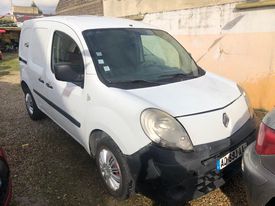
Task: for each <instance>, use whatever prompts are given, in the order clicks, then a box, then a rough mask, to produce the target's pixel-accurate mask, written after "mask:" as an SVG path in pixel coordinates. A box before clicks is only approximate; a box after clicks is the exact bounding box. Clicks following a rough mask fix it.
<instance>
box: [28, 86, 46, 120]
mask: <svg viewBox="0 0 275 206" xmlns="http://www.w3.org/2000/svg"><path fill="white" fill-rule="evenodd" d="M24 93H25V104H26V108H27V112H28V114H29V116H30V118H31V119H32V120H39V119H43V118H44V117H45V115H44V114H43V112H41V111H40V109H38V107H37V105H36V103H35V101H34V98H33V96H32V94H31V92H30V90H29V89H26V90H25V91H24Z"/></svg>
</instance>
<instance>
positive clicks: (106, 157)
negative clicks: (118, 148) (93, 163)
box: [99, 149, 122, 191]
mask: <svg viewBox="0 0 275 206" xmlns="http://www.w3.org/2000/svg"><path fill="white" fill-rule="evenodd" d="M99 167H100V172H101V175H102V177H103V179H104V181H105V182H106V184H107V185H108V187H109V188H110V189H111V190H113V191H116V190H118V189H119V187H120V183H121V179H122V177H121V170H120V167H119V164H118V161H117V159H116V157H115V156H114V154H113V153H112V152H111V151H109V150H107V149H102V150H101V151H100V153H99Z"/></svg>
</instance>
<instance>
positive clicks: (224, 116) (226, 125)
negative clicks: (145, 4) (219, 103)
mask: <svg viewBox="0 0 275 206" xmlns="http://www.w3.org/2000/svg"><path fill="white" fill-rule="evenodd" d="M222 122H223V125H224V126H225V127H228V124H229V117H228V115H227V114H226V113H223V115H222Z"/></svg>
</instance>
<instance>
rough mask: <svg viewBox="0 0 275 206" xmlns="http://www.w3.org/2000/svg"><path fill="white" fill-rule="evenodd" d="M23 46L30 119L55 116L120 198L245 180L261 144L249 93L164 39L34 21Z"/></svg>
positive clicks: (198, 191)
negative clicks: (245, 167)
mask: <svg viewBox="0 0 275 206" xmlns="http://www.w3.org/2000/svg"><path fill="white" fill-rule="evenodd" d="M19 47H20V48H19V60H20V71H21V85H22V89H23V91H24V94H25V101H26V106H27V111H28V113H29V116H30V117H31V118H32V119H33V120H38V119H40V118H41V117H43V114H45V115H47V116H48V117H50V118H51V119H52V120H53V121H55V122H56V123H57V124H58V125H59V126H60V127H62V128H63V129H64V130H65V131H66V132H68V133H69V134H70V135H71V136H72V137H73V138H74V139H75V140H76V141H78V142H79V143H80V144H81V145H82V146H83V147H84V148H85V149H86V150H87V152H88V153H89V154H90V155H91V156H93V157H95V159H96V162H97V166H98V170H99V171H100V174H101V176H102V179H103V181H104V183H105V185H106V187H107V189H108V191H109V192H110V193H111V194H112V195H113V196H115V197H118V198H122V199H125V198H127V197H128V196H129V195H130V194H132V193H134V192H140V193H143V194H145V195H147V196H149V197H152V198H155V199H157V200H162V201H166V202H170V203H171V202H179V201H181V202H184V201H188V200H190V199H193V198H196V197H198V196H200V195H203V194H205V193H207V192H209V191H211V190H213V189H215V188H216V187H219V186H221V185H222V184H223V183H224V180H226V179H227V178H229V177H230V176H232V175H233V174H234V172H236V171H239V168H240V165H239V163H240V161H239V160H240V158H239V157H240V156H241V155H242V153H243V151H244V149H245V147H246V146H247V145H248V144H249V143H251V142H252V141H253V140H254V138H255V136H254V133H255V121H254V118H253V112H252V110H251V109H250V106H249V104H248V101H247V97H246V94H245V93H244V91H243V90H242V89H241V88H240V87H239V86H238V85H237V84H236V83H234V82H232V81H229V80H227V79H224V78H222V77H219V76H217V75H215V74H212V73H210V72H207V71H205V70H203V69H202V68H200V67H199V66H198V65H197V64H196V62H195V61H194V60H193V59H192V57H191V56H190V54H189V53H188V52H187V51H186V50H185V49H184V48H183V47H182V46H181V45H180V44H179V43H178V42H177V41H176V40H175V39H174V38H173V37H172V36H170V35H169V34H168V33H167V32H165V31H162V30H159V29H156V28H153V27H151V26H149V25H146V24H143V23H141V22H136V21H130V20H125V19H117V18H107V17H92V16H78V17H73V16H66V17H65V16H64V17H62V16H57V17H48V18H41V19H35V20H30V21H26V22H25V23H24V25H23V27H22V32H21V37H20V46H19ZM235 160H238V161H235Z"/></svg>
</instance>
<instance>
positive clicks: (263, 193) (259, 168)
mask: <svg viewBox="0 0 275 206" xmlns="http://www.w3.org/2000/svg"><path fill="white" fill-rule="evenodd" d="M274 163H275V109H274V110H273V111H271V112H269V113H268V114H267V115H266V116H265V117H264V119H263V121H262V123H261V125H260V129H259V133H258V136H257V140H256V143H253V144H251V145H250V146H249V147H248V148H247V149H246V151H245V153H244V157H243V174H244V179H245V182H246V189H247V195H248V200H249V204H250V205H251V206H254V205H255V206H261V205H266V204H267V205H270V206H271V205H275V164H274Z"/></svg>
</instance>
